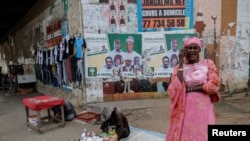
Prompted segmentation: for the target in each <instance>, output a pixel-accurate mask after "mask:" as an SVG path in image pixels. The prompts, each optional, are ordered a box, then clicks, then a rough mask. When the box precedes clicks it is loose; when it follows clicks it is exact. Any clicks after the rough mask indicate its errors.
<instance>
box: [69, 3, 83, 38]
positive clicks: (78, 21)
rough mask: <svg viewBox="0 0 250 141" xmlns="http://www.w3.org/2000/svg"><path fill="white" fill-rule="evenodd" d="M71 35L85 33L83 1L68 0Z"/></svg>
mask: <svg viewBox="0 0 250 141" xmlns="http://www.w3.org/2000/svg"><path fill="white" fill-rule="evenodd" d="M68 4H69V5H68V7H69V9H68V26H69V33H70V34H74V35H77V34H78V33H83V24H82V7H81V6H82V5H81V0H68Z"/></svg>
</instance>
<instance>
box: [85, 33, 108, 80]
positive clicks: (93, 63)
mask: <svg viewBox="0 0 250 141" xmlns="http://www.w3.org/2000/svg"><path fill="white" fill-rule="evenodd" d="M84 36H85V41H86V44H87V45H88V47H87V49H86V50H85V57H86V60H85V64H86V65H85V68H86V72H87V73H86V77H92V78H93V77H94V78H96V77H101V76H100V71H101V69H102V66H103V62H104V60H105V57H106V56H107V54H108V52H109V50H110V49H109V46H108V38H107V35H106V34H85V35H84ZM103 75H105V77H110V76H111V73H105V74H103Z"/></svg>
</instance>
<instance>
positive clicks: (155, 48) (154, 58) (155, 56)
mask: <svg viewBox="0 0 250 141" xmlns="http://www.w3.org/2000/svg"><path fill="white" fill-rule="evenodd" d="M142 44H143V46H142V47H143V52H148V54H149V61H148V62H147V63H148V66H149V67H150V68H151V69H152V70H153V71H154V74H153V77H170V74H171V72H172V71H171V69H169V67H166V69H162V56H163V54H164V53H165V52H166V51H167V44H166V39H165V36H164V34H159V33H144V34H143V39H142Z"/></svg>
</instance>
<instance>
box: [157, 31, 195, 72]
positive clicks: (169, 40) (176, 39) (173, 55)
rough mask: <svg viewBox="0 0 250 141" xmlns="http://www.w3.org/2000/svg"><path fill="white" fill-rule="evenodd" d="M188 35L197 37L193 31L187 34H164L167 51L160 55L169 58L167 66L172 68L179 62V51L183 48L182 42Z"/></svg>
mask: <svg viewBox="0 0 250 141" xmlns="http://www.w3.org/2000/svg"><path fill="white" fill-rule="evenodd" d="M190 37H197V34H195V33H189V34H165V38H166V44H167V51H166V52H165V53H164V54H163V56H162V57H166V58H168V59H169V67H170V68H172V69H173V68H174V67H175V66H176V65H178V64H179V52H180V49H182V48H183V43H184V42H185V41H186V40H187V39H188V38H190Z"/></svg>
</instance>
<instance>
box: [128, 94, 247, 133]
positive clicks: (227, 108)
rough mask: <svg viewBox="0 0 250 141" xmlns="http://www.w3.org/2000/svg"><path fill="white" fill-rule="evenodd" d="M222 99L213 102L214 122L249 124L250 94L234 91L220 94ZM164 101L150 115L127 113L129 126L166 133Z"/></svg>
mask: <svg viewBox="0 0 250 141" xmlns="http://www.w3.org/2000/svg"><path fill="white" fill-rule="evenodd" d="M221 96H222V100H221V101H220V102H218V103H216V104H215V112H216V124H250V94H248V92H242V93H235V94H233V95H232V96H231V97H229V96H228V95H227V94H224V95H221ZM165 101H166V103H164V104H159V103H155V106H154V107H153V108H152V110H151V113H150V115H148V116H143V117H140V116H135V115H128V116H127V117H128V120H129V123H130V125H131V126H134V127H137V128H142V129H146V130H152V131H157V132H160V133H164V134H165V133H166V130H167V127H168V120H169V116H168V108H169V102H170V101H169V98H166V99H165Z"/></svg>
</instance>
